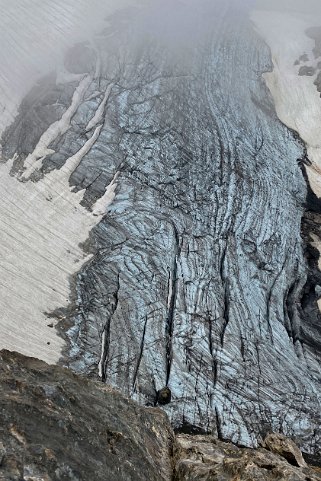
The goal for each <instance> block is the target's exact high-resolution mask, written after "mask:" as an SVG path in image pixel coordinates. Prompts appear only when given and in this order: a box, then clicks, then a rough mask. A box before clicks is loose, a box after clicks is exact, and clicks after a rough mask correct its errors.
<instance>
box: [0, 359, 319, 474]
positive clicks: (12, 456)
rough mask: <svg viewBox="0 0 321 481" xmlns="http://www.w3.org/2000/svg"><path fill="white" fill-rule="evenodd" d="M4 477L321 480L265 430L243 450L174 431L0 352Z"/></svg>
mask: <svg viewBox="0 0 321 481" xmlns="http://www.w3.org/2000/svg"><path fill="white" fill-rule="evenodd" d="M0 413H1V426H0V480H1V481H136V480H137V481H144V480H146V481H173V480H174V481H236V480H237V481H320V480H321V473H320V471H319V473H318V471H317V469H318V468H312V467H309V466H307V465H306V463H305V461H304V460H303V458H302V454H301V452H300V450H299V449H298V447H297V446H296V445H295V444H294V442H293V441H291V440H290V439H287V438H285V437H284V436H282V435H280V434H269V435H268V436H267V437H266V439H265V441H264V447H261V448H259V449H246V448H242V447H238V446H236V445H233V444H231V443H228V442H223V441H220V440H218V439H217V438H215V437H213V436H209V435H206V436H204V435H194V436H191V435H186V434H178V435H176V436H175V435H174V433H173V431H172V428H171V426H170V423H169V420H168V418H167V416H166V414H165V413H164V412H162V411H161V410H160V409H159V408H146V407H142V406H139V405H137V404H136V403H135V402H133V401H131V400H129V399H126V398H125V397H124V396H123V395H122V394H120V393H119V392H118V391H116V390H114V389H111V388H110V387H108V386H107V385H106V384H104V383H102V382H98V381H90V380H88V379H86V378H84V377H82V376H78V375H75V374H73V373H72V372H71V371H70V370H67V369H64V368H61V367H58V366H49V365H48V364H46V363H44V362H42V361H39V360H38V359H34V358H29V357H24V356H23V355H21V354H18V353H14V352H9V351H1V352H0Z"/></svg>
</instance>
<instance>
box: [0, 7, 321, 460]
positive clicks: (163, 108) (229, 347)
mask: <svg viewBox="0 0 321 481" xmlns="http://www.w3.org/2000/svg"><path fill="white" fill-rule="evenodd" d="M240 3H241V2H239V1H236V0H235V1H232V0H230V1H217V2H207V1H205V0H204V1H202V2H198V3H197V5H196V2H187V1H186V2H177V4H175V9H173V2H169V1H162V2H153V3H152V5H149V6H148V5H147V6H145V7H141V8H130V9H125V10H122V11H120V12H118V13H117V14H115V15H113V17H112V18H110V19H109V20H110V22H109V24H108V26H107V27H106V28H105V29H104V30H103V31H102V33H101V34H100V35H97V37H96V38H95V39H94V41H93V44H92V45H91V47H92V48H94V50H95V52H96V54H95V62H93V63H92V64H91V63H90V62H89V63H88V62H84V63H83V64H82V68H81V69H80V70H83V68H84V65H87V66H88V68H89V70H90V71H89V72H86V74H84V75H83V73H75V66H70V68H71V70H72V71H71V72H69V74H68V73H66V72H65V73H64V75H62V73H61V72H58V75H57V78H56V82H54V80H49V79H48V78H47V79H44V80H43V82H41V85H40V86H39V87H38V88H39V92H41V95H40V94H39V95H38V94H37V90H34V91H32V92H31V93H30V95H29V96H27V98H26V99H25V101H24V103H22V104H21V108H20V111H19V115H18V116H17V118H16V119H15V122H13V123H12V125H11V126H10V127H9V129H8V130H7V131H6V132H5V133H4V135H3V138H2V144H3V158H4V160H7V159H12V158H14V162H13V163H11V164H10V163H9V166H8V164H4V165H3V166H2V167H1V182H2V185H3V186H6V185H9V187H10V188H9V189H7V190H8V191H9V193H11V196H10V195H9V194H8V198H9V199H10V203H9V206H8V204H5V207H3V206H2V204H1V203H0V208H1V213H0V218H1V219H3V232H5V233H6V232H7V230H8V226H7V224H6V222H5V220H6V219H7V217H8V215H10V211H11V209H12V211H13V212H14V215H13V216H12V219H11V220H10V228H11V231H10V233H11V236H12V237H11V238H10V239H12V238H13V242H16V241H17V242H18V241H20V240H21V239H24V242H23V248H22V249H20V251H19V249H18V248H15V251H16V252H17V255H16V253H15V252H14V253H13V256H12V258H11V260H10V262H11V264H12V265H13V266H15V270H14V272H13V273H12V272H10V273H9V274H8V269H6V268H4V267H3V265H4V266H5V267H6V264H5V263H4V262H2V263H1V265H0V274H1V279H2V280H3V281H2V285H1V288H2V289H3V292H4V293H5V295H6V297H5V299H6V303H5V307H6V310H5V311H4V312H5V313H8V312H9V310H11V312H12V313H13V314H15V315H11V316H9V315H6V316H3V318H2V319H0V320H2V321H3V327H1V329H2V330H3V329H4V328H5V329H6V333H7V336H2V339H1V342H3V343H4V344H5V343H6V342H7V337H9V334H10V333H11V328H12V326H13V328H14V329H16V331H18V333H19V342H20V344H21V349H25V351H24V352H27V351H28V350H29V351H31V352H32V353H33V355H35V353H37V352H38V350H39V355H43V356H44V355H47V353H48V350H49V348H48V349H47V348H46V345H47V344H46V342H54V341H53V339H54V338H55V336H54V334H52V333H51V331H52V327H49V326H50V325H51V326H52V322H53V321H52V320H53V319H54V325H56V323H57V321H58V320H60V321H61V322H60V323H59V326H58V329H59V333H60V334H61V335H62V336H63V338H64V341H65V342H64V344H63V353H62V359H61V362H62V363H63V364H65V365H68V366H69V367H71V368H72V369H74V370H75V371H77V372H81V373H84V374H86V375H89V376H93V377H97V376H100V378H101V379H102V380H103V381H106V382H108V383H111V384H113V385H114V386H117V387H118V388H119V389H121V390H122V392H123V393H125V394H126V396H130V397H132V398H134V399H135V400H137V401H139V402H140V403H142V404H149V405H154V404H155V402H156V400H157V399H156V398H157V392H158V391H160V390H161V389H163V388H164V386H166V387H168V388H169V389H170V391H171V402H170V403H169V404H167V405H165V406H164V409H166V412H167V413H168V414H169V416H170V418H171V421H172V423H173V425H174V426H175V427H176V428H177V429H182V430H185V431H188V430H190V431H197V430H198V431H206V432H212V433H215V434H216V435H217V437H219V438H221V439H232V440H233V441H234V442H238V443H243V444H246V445H250V446H253V445H256V444H257V443H258V442H259V441H261V440H262V439H263V438H264V437H265V434H266V433H267V432H272V431H276V432H283V433H285V434H287V435H291V436H292V435H295V436H296V437H297V438H298V439H299V441H300V443H301V445H302V446H303V447H304V449H305V450H306V451H309V452H311V453H317V452H318V450H319V449H320V447H321V431H320V426H321V419H320V416H321V415H320V385H321V384H320V381H321V370H320V352H321V337H320V329H319V325H320V324H319V317H318V315H317V314H316V310H317V309H316V308H317V300H318V296H319V294H318V288H320V286H321V284H319V282H320V280H319V279H318V278H317V277H318V270H317V267H318V266H317V265H316V264H317V263H316V262H315V258H314V262H312V257H313V255H314V256H315V251H313V249H310V248H308V249H310V250H309V252H308V253H306V252H305V249H304V247H305V246H304V242H303V240H302V237H301V226H302V217H303V214H304V212H305V208H306V203H305V202H306V194H307V188H306V179H305V177H304V172H303V173H302V170H301V164H304V163H308V160H307V158H306V151H305V148H304V145H303V143H302V142H301V141H300V139H299V138H298V135H297V134H296V133H295V132H294V131H293V130H289V128H288V127H286V126H285V125H284V124H282V123H281V121H280V120H279V118H278V116H277V114H276V112H275V107H274V103H273V99H272V97H271V95H270V93H269V90H268V89H267V87H266V84H265V82H264V80H263V78H262V74H263V73H264V72H267V71H270V70H272V68H273V65H272V59H271V52H270V49H269V48H268V46H267V45H266V44H265V43H264V41H263V40H262V38H261V37H260V36H259V35H258V33H257V32H256V31H255V29H254V27H253V23H252V21H251V20H250V7H251V4H252V2H250V1H244V2H242V5H240ZM300 25H301V23H300ZM191 32H193V35H191ZM295 38H296V37H295ZM307 41H308V42H309V45H310V44H311V45H312V40H311V39H309V38H308V37H307ZM285 43H286V42H285ZM312 48H313V45H312V47H311V49H312ZM300 55H304V51H301V50H300V52H299V53H298V55H297V52H296V51H295V56H294V58H292V57H291V68H295V75H296V76H297V77H298V79H301V80H302V81H305V82H310V83H311V85H313V78H312V77H302V76H299V75H298V73H297V71H298V67H297V66H294V63H295V61H296V59H297V58H299V57H300ZM309 58H310V55H309ZM65 66H67V67H68V62H66V64H65ZM80 70H77V72H79V71H80ZM75 75H76V77H75ZM77 75H78V76H80V77H77ZM314 90H315V95H316V100H317V101H316V102H315V103H314V104H313V105H314V107H315V109H317V108H318V105H319V104H318V103H317V102H319V94H318V92H317V90H316V89H315V87H314ZM80 93H81V95H80ZM30 105H32V108H30V107H29V106H30ZM309 105H310V104H309ZM69 109H71V111H70V110H69ZM38 112H40V116H39V117H40V118H38V117H37V115H38ZM46 112H50V113H48V114H47V113H46ZM66 112H67V115H65V113H66ZM68 112H69V114H68ZM311 112H312V107H311ZM313 112H315V110H313ZM70 113H72V115H70ZM309 121H310V120H309ZM31 125H32V126H35V127H34V128H30V126H31ZM302 125H305V123H304V122H302ZM306 125H307V126H308V125H311V122H310V124H308V122H306ZM311 135H312V134H311ZM304 140H305V139H304ZM61 179H63V186H64V188H63V190H62V191H60V187H61ZM56 187H57V188H56ZM71 187H73V188H74V190H73V192H71ZM106 187H107V190H106ZM3 189H4V190H6V189H5V187H3ZM43 190H45V193H46V196H45V197H44V198H43V197H41V195H40V193H41V192H42V191H43ZM26 192H27V194H28V195H26ZM33 193H35V194H37V195H35V201H34V202H33V200H32V199H33V197H32V194H33ZM38 194H39V195H38ZM310 194H311V193H310ZM6 195H7V194H6ZM6 195H5V194H3V195H1V200H2V202H4V200H3V199H6ZM311 195H312V194H311ZM314 195H315V193H314ZM52 196H53V199H54V202H52V201H51V200H52ZM47 198H48V199H49V200H46V199H47ZM25 199H27V200H28V202H25ZM39 199H40V200H39ZM102 200H103V202H102ZM312 200H313V201H315V203H316V205H318V199H315V198H313V199H312ZM64 203H65V204H66V205H68V209H71V211H72V212H73V215H74V216H75V222H70V216H71V214H70V215H69V214H68V215H66V213H65V210H64V208H63V205H64ZM11 204H12V205H11ZM21 205H24V206H25V208H24V210H23V212H20V211H19V207H20V206H21ZM39 206H40V207H41V208H39ZM67 212H69V210H68V211H67ZM18 214H19V215H18ZM99 216H100V217H99ZM21 218H23V219H26V225H27V227H28V229H29V230H30V229H31V227H30V225H31V221H30V220H29V219H32V222H35V225H36V226H37V236H36V239H35V241H34V243H35V245H36V246H38V245H39V246H40V247H41V248H40V247H37V248H36V250H35V251H36V254H37V256H38V257H37V258H40V259H41V262H44V264H41V262H35V257H33V256H31V255H29V254H28V255H27V256H26V255H24V249H26V252H28V253H29V250H28V249H30V245H31V243H30V242H29V241H27V240H25V237H24V232H25V230H22V231H21V230H20V231H19V229H18V227H19V226H20V225H21ZM51 219H53V222H52V223H51V224H50V223H49V225H50V230H49V229H48V223H47V220H48V222H49V221H50V222H51ZM72 219H74V217H73V216H72ZM87 221H88V222H87ZM55 222H56V228H55ZM31 231H32V229H31ZM48 232H49V238H50V239H51V240H52V239H55V238H56V237H55V236H54V234H55V233H56V234H57V238H58V239H59V241H61V252H62V254H63V255H62V256H61V257H60V256H59V255H56V258H57V262H56V263H57V265H58V272H59V276H60V275H61V279H62V280H63V289H62V291H61V292H60V290H59V289H58V290H57V292H55V291H53V292H52V291H50V296H48V298H47V297H45V298H44V297H43V296H42V295H40V294H39V293H41V292H42V291H41V287H42V286H43V285H48V286H51V284H52V282H53V277H54V276H52V270H51V268H50V269H49V268H48V269H47V268H46V267H42V269H41V273H40V274H41V275H40V274H39V271H38V268H39V266H47V264H46V263H47V262H48V259H49V257H48V255H46V246H47V243H46V242H47V241H46V240H45V241H44V240H43V239H46V235H47V238H48ZM77 232H79V234H81V238H80V239H79V241H81V242H82V245H81V246H77V250H76V249H75V243H77ZM45 234H46V235H45ZM303 235H304V238H306V236H307V234H306V233H303ZM3 238H4V236H1V239H0V247H1V250H2V248H3V240H2V239H3ZM71 240H72V249H70V242H71ZM40 241H42V242H40ZM24 244H26V245H25V246H24ZM8 245H9V246H10V242H9V241H7V244H6V246H7V248H8ZM50 245H52V244H50ZM78 248H79V250H78ZM52 249H54V252H55V253H56V250H55V249H56V242H53V245H52ZM308 249H307V250H308ZM88 250H89V251H90V252H91V253H92V254H93V257H92V258H87V257H85V259H86V261H87V263H86V264H84V263H83V262H81V263H80V264H79V265H78V266H77V265H76V264H75V262H76V260H77V259H79V258H81V259H82V260H84V258H83V257H82V255H84V251H86V252H87V254H88ZM6 252H7V251H6ZM32 252H33V254H34V251H32ZM305 254H306V255H305ZM66 258H67V259H68V261H70V264H69V263H67V262H65V259H66ZM21 260H23V262H20V261H21ZM310 262H311V264H313V267H311V266H310ZM50 265H51V264H50ZM65 266H66V268H65ZM81 266H82V268H81ZM77 267H78V269H77ZM310 267H311V269H310ZM80 268H81V269H80ZM79 269H80V271H79V273H78V275H77V276H75V275H74V277H73V278H72V279H71V287H72V292H71V293H70V292H68V288H69V286H68V280H70V276H71V275H73V274H74V273H75V272H76V271H77V270H79ZM34 273H36V274H37V276H36V282H35V283H34V285H32V286H31V287H29V286H30V284H28V283H27V282H25V285H27V286H28V289H29V291H28V292H27V295H24V296H20V295H19V289H18V290H17V289H16V286H17V285H18V284H17V283H18V282H21V278H22V275H24V276H25V279H30V278H31V277H32V275H33V274H34ZM312 274H313V275H312ZM15 289H16V290H15ZM67 292H68V296H67ZM31 295H32V302H31V305H32V311H31V312H30V311H27V310H26V311H24V310H22V309H21V306H20V305H19V306H18V305H17V303H18V302H23V303H24V304H23V307H24V306H27V305H28V303H30V296H31ZM25 312H26V314H25ZM19 313H20V314H19ZM305 313H309V315H306V314H305ZM18 315H20V317H18ZM35 320H36V321H35ZM37 323H38V324H37ZM40 325H41V329H42V330H40V327H39V332H40V334H39V336H37V328H38V327H37V326H40ZM46 330H47V331H46ZM46 332H48V333H49V332H50V336H52V337H51V338H50V340H49V341H47V340H46V337H45V336H46ZM30 333H32V336H33V338H32V342H30V338H28V337H27V336H28V335H29V334H30ZM24 336H26V338H25V337H24ZM16 337H17V336H16V334H15V335H14V336H13V342H14V340H15V338H16ZM11 341H12V339H11ZM11 341H10V342H11ZM56 342H57V343H58V341H57V339H56ZM40 344H41V347H42V348H43V349H44V352H40V348H39V349H38V346H40ZM50 346H51V344H50ZM60 347H61V344H60V343H58V345H55V346H54V348H53V349H52V351H53V352H54V355H55V360H56V359H57V357H59V356H60V354H61V353H60ZM19 349H20V347H19ZM36 355H38V354H36Z"/></svg>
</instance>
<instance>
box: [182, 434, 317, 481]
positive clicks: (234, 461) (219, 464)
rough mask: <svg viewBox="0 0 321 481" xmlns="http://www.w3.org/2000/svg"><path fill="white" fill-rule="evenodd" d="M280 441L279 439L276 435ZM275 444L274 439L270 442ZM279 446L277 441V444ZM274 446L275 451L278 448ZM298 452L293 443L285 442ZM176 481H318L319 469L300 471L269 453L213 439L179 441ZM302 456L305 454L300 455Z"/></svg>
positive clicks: (207, 437) (200, 438)
mask: <svg viewBox="0 0 321 481" xmlns="http://www.w3.org/2000/svg"><path fill="white" fill-rule="evenodd" d="M274 436H276V437H277V435H274ZM270 440H271V438H270ZM274 442H275V440H274ZM274 442H273V447H275V444H274ZM283 442H284V443H288V445H291V448H293V449H294V450H295V451H296V452H300V450H299V449H298V448H297V447H296V446H295V445H294V443H293V442H291V441H290V440H286V439H283ZM177 446H178V447H177V452H176V467H175V476H174V481H318V480H320V479H321V474H320V473H318V470H317V468H312V467H307V466H305V465H304V466H302V467H298V466H295V464H294V465H293V463H290V462H288V460H287V459H285V458H284V457H282V456H279V455H277V454H275V453H272V452H269V451H268V450H266V449H263V448H260V449H255V450H253V449H252V450H251V449H244V448H239V447H237V446H235V445H232V444H230V443H224V442H221V441H217V440H216V439H214V438H211V437H210V436H188V435H180V436H178V437H177ZM300 454H301V453H300Z"/></svg>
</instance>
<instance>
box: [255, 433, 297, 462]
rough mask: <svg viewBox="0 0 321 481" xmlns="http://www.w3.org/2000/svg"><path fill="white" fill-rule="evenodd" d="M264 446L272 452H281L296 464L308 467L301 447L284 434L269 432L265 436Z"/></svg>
mask: <svg viewBox="0 0 321 481" xmlns="http://www.w3.org/2000/svg"><path fill="white" fill-rule="evenodd" d="M263 446H264V447H265V448H266V449H268V450H269V451H271V452H272V453H275V454H279V455H280V456H282V457H283V458H285V459H286V460H287V461H289V463H290V464H293V465H294V466H299V467H300V468H304V467H306V462H305V461H304V459H303V456H302V453H301V451H300V449H299V448H298V447H297V446H296V444H295V443H294V442H293V441H291V440H290V439H288V438H286V437H285V436H283V435H282V434H275V433H271V434H269V435H268V436H267V437H266V438H265V440H264V442H263Z"/></svg>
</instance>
